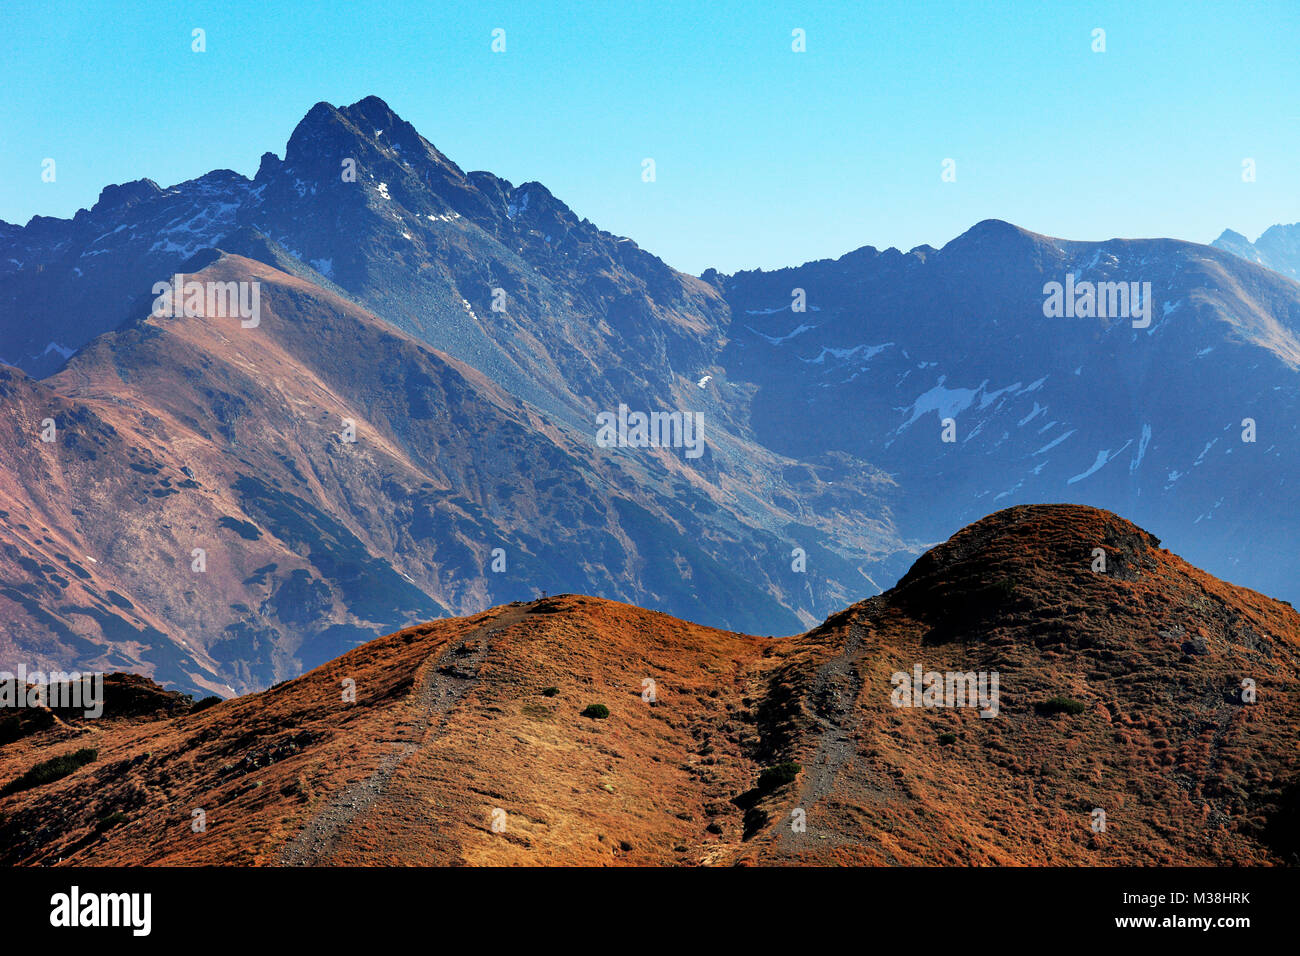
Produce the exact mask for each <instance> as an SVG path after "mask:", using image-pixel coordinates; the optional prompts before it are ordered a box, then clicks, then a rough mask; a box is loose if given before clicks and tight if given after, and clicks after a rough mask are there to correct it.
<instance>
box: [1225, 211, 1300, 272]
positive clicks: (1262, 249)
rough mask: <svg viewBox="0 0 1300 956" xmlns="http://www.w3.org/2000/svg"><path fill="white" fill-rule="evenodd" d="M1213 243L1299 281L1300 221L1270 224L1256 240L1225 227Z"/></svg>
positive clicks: (1248, 260) (1226, 250) (1235, 254)
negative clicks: (1252, 240)
mask: <svg viewBox="0 0 1300 956" xmlns="http://www.w3.org/2000/svg"><path fill="white" fill-rule="evenodd" d="M1211 245H1213V246H1214V247H1215V248H1216V249H1222V250H1224V251H1225V252H1231V253H1232V254H1233V255H1234V256H1240V257H1241V258H1243V259H1245V260H1246V261H1247V262H1254V263H1256V264H1257V265H1261V266H1264V268H1266V269H1272V270H1273V271H1274V272H1278V273H1281V274H1282V275H1284V276H1286V277H1287V278H1289V279H1295V280H1297V281H1300V222H1293V223H1291V225H1289V226H1284V225H1281V224H1279V225H1276V226H1269V227H1268V228H1267V229H1265V230H1264V232H1263V233H1262V234H1261V235H1260V237H1259V238H1258V239H1256V240H1255V241H1254V242H1251V241H1250V240H1249V239H1247V238H1246V237H1245V236H1243V235H1242V234H1241V233H1239V232H1233V231H1232V230H1231V229H1225V230H1223V234H1222V235H1221V236H1219V238H1218V239H1215V240H1214V242H1212V243H1211Z"/></svg>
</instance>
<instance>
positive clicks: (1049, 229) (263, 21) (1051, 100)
mask: <svg viewBox="0 0 1300 956" xmlns="http://www.w3.org/2000/svg"><path fill="white" fill-rule="evenodd" d="M331 7H337V9H333V10H331V9H330V8H331ZM195 27H201V28H203V29H204V30H206V33H207V52H206V53H202V54H199V53H193V52H191V50H190V43H191V40H190V36H191V30H192V29H193V28H195ZM496 27H501V28H504V29H505V30H506V42H507V49H506V52H505V53H504V54H493V53H492V52H491V51H490V42H491V36H490V34H491V31H492V30H493V28H496ZM796 27H799V28H802V29H804V30H805V31H806V33H807V46H808V50H807V52H806V53H802V54H797V53H793V52H791V49H790V44H791V30H792V29H794V28H796ZM1096 27H1101V28H1104V29H1105V30H1106V46H1107V50H1106V52H1105V53H1094V52H1092V50H1091V43H1092V39H1091V33H1092V30H1093V29H1094V28H1096ZM0 80H3V94H0V95H2V98H3V99H2V102H3V107H2V108H0V144H3V147H2V149H0V219H5V220H7V221H10V222H20V223H25V222H26V221H27V220H28V219H29V218H30V217H31V216H32V215H34V214H38V213H39V214H42V215H56V216H69V215H71V214H72V213H73V212H75V211H76V210H77V209H78V208H79V207H82V206H89V205H91V204H93V203H94V201H95V199H96V198H97V196H98V195H99V191H100V189H101V188H102V187H103V186H104V185H105V184H106V183H118V182H123V181H126V180H130V179H138V178H140V177H144V176H147V177H150V178H152V179H155V180H157V181H158V182H159V183H161V184H162V185H164V186H168V185H172V184H174V183H176V182H179V181H181V180H184V179H189V178H192V177H194V176H198V175H201V174H202V173H204V172H207V171H208V170H210V169H214V168H229V169H234V170H237V171H239V172H241V173H243V174H245V175H248V176H252V175H253V174H254V173H255V172H256V169H257V164H258V159H259V157H260V155H261V154H262V153H263V152H265V151H274V152H275V153H277V154H279V155H283V153H284V145H285V142H286V141H287V139H288V137H289V134H290V132H291V131H292V129H293V127H294V125H295V124H296V123H297V122H298V120H299V119H301V118H302V116H303V115H304V114H305V113H306V112H307V110H308V109H309V108H310V107H311V106H312V104H313V103H315V102H317V101H319V100H326V101H328V102H331V103H334V104H347V103H352V102H355V101H356V100H358V99H360V98H362V97H363V96H366V95H368V94H372V93H373V94H375V95H378V96H380V97H382V98H383V99H385V100H386V101H387V102H388V103H389V105H390V106H392V108H393V109H394V110H395V111H396V112H397V113H398V114H399V115H401V116H403V117H405V118H406V119H408V120H410V121H411V122H412V123H413V124H414V125H415V126H416V128H417V129H419V130H420V132H422V133H423V134H424V135H425V136H426V137H427V138H428V139H429V140H430V141H432V142H433V143H434V144H435V145H436V146H438V147H439V148H440V149H441V150H442V151H443V152H444V153H446V154H447V155H448V156H450V157H451V158H452V159H453V160H455V161H456V162H457V163H458V164H459V165H460V166H461V167H462V168H464V169H467V170H469V169H489V170H491V171H493V172H495V173H497V174H498V175H501V176H504V177H505V178H507V179H509V180H511V181H512V182H515V183H519V182H523V181H527V180H538V181H541V182H543V183H545V184H546V185H547V186H548V187H550V188H551V190H552V191H553V192H554V193H555V194H556V195H557V196H559V197H560V198H561V199H563V200H564V201H566V202H567V203H568V204H569V205H570V206H572V207H573V209H574V210H575V211H576V212H577V213H578V214H579V215H580V216H586V217H587V218H589V219H591V220H592V221H593V222H595V223H597V224H598V225H600V226H601V227H603V228H605V229H608V230H610V231H612V232H615V233H618V234H620V235H627V236H631V237H633V238H634V239H635V240H636V241H637V242H639V243H640V244H641V245H642V246H643V247H645V248H647V249H649V250H650V251H652V252H654V253H656V254H658V255H660V256H662V257H663V258H664V259H666V260H667V261H668V262H669V263H670V264H671V265H674V266H676V267H678V268H680V269H684V270H686V271H689V272H696V273H698V272H700V271H702V270H703V269H705V268H706V267H708V266H715V267H717V268H720V269H722V270H723V271H727V272H730V271H734V270H737V269H741V268H754V267H763V268H773V267H778V266H781V265H787V264H797V263H799V262H803V261H806V260H809V259H817V258H823V257H834V256H838V255H841V254H843V253H844V252H847V251H849V250H850V249H854V248H856V247H858V246H861V245H868V244H869V245H875V246H880V247H886V246H891V245H892V246H898V247H900V248H903V249H907V248H910V247H912V246H915V245H919V244H921V243H930V244H932V245H936V246H938V245H942V244H943V243H944V242H946V241H948V240H949V239H951V238H952V237H953V236H955V235H958V234H959V233H961V232H962V231H964V230H965V229H966V228H968V227H969V226H970V225H971V224H973V223H975V222H977V221H979V220H981V219H986V218H991V217H992V218H999V219H1007V220H1010V221H1012V222H1015V223H1017V224H1018V225H1022V226H1024V227H1026V228H1028V229H1032V230H1034V231H1036V232H1043V233H1047V234H1051V235H1057V236H1064V237H1066V238H1075V239H1105V238H1110V237H1112V236H1176V237H1179V238H1185V239H1192V240H1196V241H1200V242H1209V241H1210V240H1212V239H1213V238H1214V237H1215V236H1217V235H1218V233H1219V232H1220V231H1221V230H1222V229H1223V228H1224V227H1231V228H1234V229H1237V230H1238V231H1240V232H1243V233H1245V234H1246V235H1247V237H1248V238H1250V239H1252V240H1253V239H1255V238H1256V237H1257V235H1258V234H1259V232H1261V231H1262V230H1263V229H1264V228H1266V227H1267V226H1269V225H1271V224H1273V223H1275V222H1294V221H1296V220H1300V3H1297V2H1296V0H1279V2H1271V3H1265V2H1260V3H1247V2H1222V3H1199V2H1188V0H1177V2H1169V3H1164V2H1150V3H1139V2H1135V0H1134V2H1122V3H1064V2H1061V3H1057V2H998V3H994V2H969V3H927V2H922V0H912V2H900V3H889V2H875V0H873V2H870V3H867V2H857V3H844V4H834V3H761V2H754V3H749V4H743V3H716V2H709V3H704V2H699V0H697V2H690V3H675V2H664V0H656V2H653V3H630V2H627V3H616V2H613V0H611V2H605V3H598V2H588V3H578V2H568V3H560V2H554V3H548V2H545V0H535V2H530V3H518V4H505V3H482V4H480V3H464V2H455V3H442V2H438V0H419V2H411V3H406V2H401V0H387V2H383V3H375V4H369V3H353V4H337V5H333V4H316V3H309V2H299V3H289V2H282V3H277V2H273V0H258V2H247V0H224V2H219V3H208V2H201V0H187V2H185V3H174V2H142V3H136V4H131V3H126V2H120V3H110V2H101V3H94V2H90V3H85V2H83V3H80V4H76V3H63V2H57V0H43V2H41V3H35V4H18V3H5V4H4V7H3V9H2V10H0ZM45 157H52V158H54V159H55V160H56V162H57V181H56V182H55V183H52V184H49V183H42V182H41V178H40V173H41V162H42V160H43V159H44V158H45ZM645 157H652V158H654V159H655V161H656V164H657V173H658V180H657V182H655V183H653V184H646V183H643V182H642V181H641V161H642V159H643V158H645ZM949 157H951V158H953V159H955V160H956V163H957V166H956V170H957V181H956V182H955V183H943V182H941V181H940V172H941V163H942V161H943V160H944V159H945V158H949ZM1246 157H1251V158H1253V159H1254V160H1255V161H1256V163H1257V169H1258V179H1257V181H1256V182H1254V183H1243V182H1242V180H1241V162H1242V159H1243V158H1246Z"/></svg>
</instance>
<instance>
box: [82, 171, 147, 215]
mask: <svg viewBox="0 0 1300 956" xmlns="http://www.w3.org/2000/svg"><path fill="white" fill-rule="evenodd" d="M161 192H162V187H161V186H159V185H158V184H157V183H156V182H154V181H153V180H152V179H136V180H132V181H131V182H128V183H122V184H120V185H108V186H105V187H104V188H103V190H101V191H100V194H99V200H98V201H97V202H96V203H95V205H94V208H92V209H91V212H102V211H104V210H106V209H119V208H124V207H126V206H131V205H134V204H135V203H138V202H143V201H144V200H146V199H151V198H152V197H154V196H157V195H158V194H159V193H161Z"/></svg>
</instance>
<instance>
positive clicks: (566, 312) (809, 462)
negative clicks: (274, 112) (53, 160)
mask: <svg viewBox="0 0 1300 956" xmlns="http://www.w3.org/2000/svg"><path fill="white" fill-rule="evenodd" d="M1270 232H1272V231H1270ZM1266 235H1268V234H1266ZM1260 242H1261V244H1262V247H1263V248H1265V249H1267V250H1274V252H1270V253H1269V254H1270V255H1280V253H1278V252H1276V250H1280V249H1283V248H1285V247H1286V242H1285V241H1281V240H1278V241H1274V240H1270V241H1269V242H1268V243H1264V240H1263V238H1261V241H1260ZM1218 245H1220V246H1221V245H1222V241H1220V243H1219V244H1218ZM1259 245H1260V244H1257V246H1259ZM1261 255H1262V253H1261ZM1280 261H1281V260H1280V259H1276V258H1274V259H1270V260H1269V262H1280ZM1261 263H1264V260H1263V259H1257V260H1256V261H1254V262H1250V261H1245V259H1243V258H1242V256H1241V255H1240V254H1239V250H1238V249H1231V250H1228V251H1225V250H1224V249H1223V248H1213V247H1209V246H1203V245H1197V244H1194V243H1188V242H1181V241H1177V240H1172V239H1144V240H1121V239H1116V240H1110V241H1108V242H1101V243H1096V242H1087V243H1085V242H1072V241H1067V240H1061V239H1054V238H1051V237H1047V236H1041V235H1037V234H1034V233H1030V232H1027V231H1025V230H1023V229H1020V228H1018V227H1015V226H1013V225H1010V224H1007V223H1003V222H999V221H993V220H990V221H986V222H982V223H979V224H977V225H976V226H974V227H973V228H971V229H970V230H969V231H967V232H966V233H964V234H963V235H961V236H959V237H958V238H956V239H954V240H952V241H951V242H949V243H948V244H947V245H945V246H944V247H943V248H942V249H933V248H931V247H928V246H922V247H918V248H916V249H913V250H911V251H909V252H906V253H904V252H900V251H898V250H894V249H890V250H886V251H883V252H882V251H878V250H876V249H873V248H870V247H864V248H862V249H859V250H856V251H854V252H851V253H849V254H847V255H845V256H844V257H842V258H840V259H838V260H834V261H818V262H811V263H806V264H804V265H801V266H798V267H796V268H791V269H784V270H778V271H774V272H762V271H757V272H741V273H737V274H735V275H722V274H719V273H717V272H716V271H712V270H710V271H707V272H705V273H704V274H703V275H701V276H699V277H694V276H688V275H685V274H682V273H680V272H677V271H676V270H674V269H672V268H671V267H669V266H668V265H666V264H665V263H664V262H662V261H661V260H660V259H658V258H656V257H655V256H654V255H652V254H651V253H649V252H646V251H645V250H642V249H641V248H640V247H638V246H637V244H636V243H635V242H633V241H632V240H631V239H628V238H625V237H620V236H615V235H612V234H610V233H608V232H605V231H603V230H601V229H599V228H597V227H596V226H595V225H593V224H592V223H590V222H588V221H587V220H585V219H581V218H579V217H578V216H577V215H576V214H575V213H574V212H573V211H571V210H570V209H569V208H568V207H567V206H566V205H564V204H563V203H562V202H561V201H560V200H558V199H557V198H556V197H554V196H553V195H552V194H551V193H550V192H549V191H548V190H547V189H546V188H545V187H544V186H542V185H541V184H539V183H535V182H530V183H524V184H522V185H519V186H515V185H513V184H511V183H509V182H507V181H505V180H503V179H500V178H499V177H497V176H494V175H492V174H490V173H486V172H469V173H466V172H464V171H462V170H461V169H460V168H459V167H458V166H456V164H455V163H454V162H452V161H451V160H450V159H449V158H447V157H446V156H444V155H443V154H442V153H440V152H439V151H438V150H437V149H436V148H435V147H434V146H433V145H432V144H431V143H430V142H429V141H428V140H426V139H424V138H423V137H422V136H421V135H420V134H419V133H418V132H417V131H416V130H415V129H414V128H413V127H412V126H411V125H410V124H409V123H407V122H405V121H404V120H402V119H401V118H400V117H398V116H397V115H396V114H394V113H393V112H392V110H391V109H389V107H388V106H387V105H386V104H385V103H383V101H381V100H379V99H378V98H376V97H368V98H366V99H364V100H361V101H360V102H358V103H356V104H353V105H351V106H348V107H344V108H335V107H333V106H330V105H328V104H324V103H320V104H317V105H316V106H315V107H313V108H312V109H311V110H310V111H309V112H308V114H307V115H306V116H305V117H304V119H303V120H302V121H301V122H300V123H299V124H298V126H297V128H296V129H295V130H294V131H293V133H292V135H291V136H290V138H289V141H288V145H287V147H286V149H285V153H284V158H283V159H280V158H279V157H278V156H276V155H274V154H271V153H267V154H266V155H264V156H263V158H262V161H261V164H260V167H259V169H258V170H257V173H256V175H255V176H254V177H253V178H252V179H251V180H250V179H248V178H246V177H244V176H241V175H239V174H237V173H234V172H231V171H229V170H217V171H214V172H212V173H209V174H207V175H205V176H202V177H200V178H198V179H195V180H191V181H188V182H185V183H181V184H178V185H176V186H173V187H170V188H166V189H164V188H162V187H160V186H158V185H157V184H156V183H153V182H151V181H149V180H140V181H137V182H133V183H127V184H123V185H118V186H109V187H107V188H105V189H104V191H103V193H102V194H101V196H100V198H99V201H98V202H97V203H96V204H95V205H94V206H93V207H92V208H91V209H89V210H82V211H81V212H79V213H77V215H76V216H74V217H73V218H72V219H70V220H57V219H49V218H44V217H36V218H34V219H32V221H31V222H29V223H28V224H27V225H26V226H22V227H19V226H15V225H10V224H7V223H0V357H3V361H4V362H6V363H7V364H8V365H9V366H10V367H6V368H0V396H3V399H4V401H5V403H6V406H7V407H8V408H9V409H11V411H12V414H11V415H9V416H6V421H5V424H4V426H3V428H0V520H3V525H2V526H0V623H3V625H4V630H3V637H0V669H3V668H7V669H9V670H15V669H16V665H17V664H18V663H24V664H25V665H26V666H27V667H28V668H29V669H44V670H55V669H64V670H67V669H73V668H81V669H98V670H123V671H126V670H130V671H135V672H139V673H144V674H148V675H151V676H152V677H153V678H154V679H155V680H157V681H158V682H160V683H161V684H164V685H166V686H167V687H170V688H175V689H178V690H182V691H185V692H189V693H194V694H207V693H213V694H217V695H219V696H230V695H234V694H240V693H246V692H249V691H254V690H258V689H262V688H265V687H267V686H269V685H271V684H273V683H275V682H277V681H281V680H284V679H287V678H292V677H295V676H296V675H298V674H300V673H302V672H303V671H304V670H306V669H310V668H312V667H315V666H317V665H320V664H322V663H324V662H326V661H329V660H332V659H334V658H336V657H338V656H339V655H340V654H343V653H345V652H347V651H349V649H350V648H353V647H356V646H357V645H359V644H361V643H362V642H364V641H367V640H369V639H371V638H374V637H377V636H379V635H383V634H386V633H390V632H393V631H396V630H399V629H401V628H403V627H408V626H412V625H416V624H419V623H421V622H425V621H427V620H429V619H432V618H437V617H441V616H446V615H466V614H476V613H480V612H482V611H483V609H484V608H486V607H491V606H493V605H501V604H505V603H508V602H510V601H514V600H521V599H528V600H531V599H533V598H535V597H536V596H537V594H538V593H539V592H585V593H592V594H598V595H600V596H601V597H603V598H606V599H611V600H616V601H622V602H627V603H629V604H636V605H641V606H644V607H647V608H653V609H656V610H660V611H665V612H668V613H670V614H672V615H674V616H676V617H679V618H685V619H689V620H693V621H698V622H700V623H701V624H703V625H710V626H715V627H719V628H724V629H727V630H731V631H744V632H747V633H754V634H792V633H799V632H802V631H804V630H806V629H807V628H808V627H810V626H812V625H814V624H815V623H816V622H817V621H819V620H824V619H825V618H826V617H827V615H829V614H832V613H834V612H836V611H837V610H838V609H840V608H842V607H843V606H845V605H848V604H851V603H852V602H854V601H856V600H858V599H860V598H861V597H862V596H864V595H872V594H878V593H881V592H882V591H884V590H885V589H886V588H887V587H889V585H890V584H892V582H894V581H895V580H897V579H898V578H899V577H900V575H902V574H903V573H904V572H905V571H906V570H907V568H908V567H909V566H911V565H912V563H913V561H914V560H915V559H916V557H917V556H918V555H919V554H921V553H922V552H924V551H925V550H926V548H927V547H928V546H929V545H930V544H932V543H933V542H935V541H939V540H943V539H944V538H946V537H947V536H948V535H950V534H951V533H952V532H953V530H954V529H957V528H960V527H962V526H964V525H967V524H969V523H970V522H972V521H974V520H976V519H978V518H980V517H982V516H983V515H986V514H988V513H989V512H991V511H995V510H997V509H1000V508H1003V507H1005V506H1009V505H1015V504H1020V503H1026V502H1040V501H1054V500H1061V499H1069V500H1073V501H1077V502H1082V503H1086V504H1090V505H1095V506H1098V507H1102V508H1106V509H1109V510H1112V511H1118V512H1121V513H1123V514H1125V515H1127V516H1129V517H1130V518H1132V519H1134V520H1135V521H1137V522H1138V523H1139V524H1141V525H1142V526H1144V527H1148V528H1151V529H1152V530H1153V531H1156V532H1158V533H1159V534H1161V535H1162V536H1164V537H1166V538H1167V539H1169V540H1177V541H1179V542H1180V549H1181V550H1182V551H1183V552H1184V553H1185V554H1186V555H1187V557H1188V558H1189V559H1190V560H1192V561H1193V562H1195V563H1196V564H1199V565H1201V566H1203V567H1205V568H1206V569H1207V570H1209V571H1210V572H1212V573H1214V574H1217V575H1220V576H1222V577H1227V578H1230V579H1231V580H1233V581H1235V582H1238V583H1241V584H1245V585H1248V586H1250V587H1254V588H1257V589H1259V590H1262V591H1266V592H1268V593H1273V594H1276V595H1278V596H1279V597H1282V598H1290V599H1294V598H1295V597H1296V595H1297V592H1296V590H1295V581H1296V571H1297V558H1296V552H1295V549H1294V548H1293V547H1292V542H1293V540H1294V538H1295V536H1296V533H1297V531H1300V528H1298V527H1297V522H1298V520H1300V519H1297V518H1296V516H1295V515H1294V513H1293V509H1291V508H1289V507H1288V500H1287V492H1288V490H1289V489H1288V482H1289V481H1294V476H1295V475H1296V474H1297V466H1298V465H1300V461H1298V460H1297V452H1296V449H1297V447H1300V446H1298V445H1297V442H1296V424H1295V423H1296V412H1297V411H1298V409H1297V407H1296V405H1297V385H1298V383H1300V380H1298V379H1297V363H1300V341H1297V330H1298V329H1300V285H1298V284H1297V283H1296V282H1295V281H1294V280H1293V279H1292V278H1287V277H1285V275H1283V274H1279V273H1280V272H1284V271H1285V270H1281V269H1279V270H1278V271H1273V269H1271V268H1265V267H1264V265H1262V264H1261ZM1264 264H1268V263H1264ZM1273 268H1276V266H1274V267H1273ZM178 274H179V275H181V276H183V277H184V280H188V281H193V282H199V283H201V284H203V285H204V286H206V287H209V288H211V287H213V286H217V287H226V285H227V284H230V283H233V284H234V286H232V287H240V288H243V287H246V286H251V285H253V284H256V287H257V289H258V300H257V301H258V303H259V308H260V314H259V316H258V317H257V321H256V322H255V323H252V324H250V323H246V322H243V321H241V320H240V318H239V317H232V316H231V315H229V314H222V313H220V310H216V311H214V310H213V309H211V308H209V307H208V305H209V304H210V303H202V304H200V305H199V306H198V307H196V308H191V309H180V310H172V311H171V312H167V311H166V310H162V311H161V312H160V310H159V309H158V308H157V307H156V306H157V298H158V294H159V293H158V291H157V288H158V283H160V282H163V283H165V282H167V281H168V280H170V279H171V278H172V277H173V276H176V275H178ZM1052 283H1058V284H1061V285H1063V286H1065V285H1068V286H1069V287H1070V288H1072V289H1076V288H1077V289H1082V288H1085V287H1089V284H1092V285H1093V286H1098V284H1101V283H1116V284H1117V285H1115V286H1112V287H1110V288H1111V293H1112V295H1115V294H1117V291H1118V290H1119V288H1120V286H1119V285H1118V284H1120V283H1122V284H1123V285H1122V288H1123V290H1124V291H1125V292H1126V297H1125V298H1126V301H1125V306H1126V309H1125V314H1121V315H1113V314H1112V315H1108V316H1106V317H1104V318H1103V317H1100V316H1097V315H1096V314H1095V310H1094V314H1091V315H1089V314H1086V310H1074V309H1071V310H1070V311H1069V312H1068V313H1067V314H1052V310H1051V307H1050V304H1049V303H1048V298H1049V296H1048V294H1047V292H1046V290H1047V289H1048V288H1049V287H1050V286H1051V284H1052ZM241 284H243V285H242V286H241ZM1130 288H1132V289H1133V290H1136V291H1135V292H1134V294H1133V295H1132V297H1131V300H1130V299H1129V296H1128V295H1127V292H1128V290H1129V289H1130ZM1073 304H1074V303H1073V302H1072V303H1071V305H1073ZM1080 312H1083V313H1084V314H1079V313H1080ZM1127 312H1133V313H1135V315H1129V314H1127ZM1143 313H1145V315H1146V317H1147V319H1148V320H1149V321H1148V322H1147V324H1142V323H1143V319H1142V314H1143ZM620 409H630V410H632V411H634V412H641V413H645V414H647V415H648V414H652V413H658V414H661V415H678V416H683V415H685V416H699V421H701V422H702V423H703V425H702V434H703V437H704V448H703V454H701V455H700V456H699V457H692V456H691V455H690V454H689V453H688V450H686V449H683V448H681V447H604V446H603V445H602V444H601V443H600V441H599V439H598V429H597V425H596V422H597V420H598V419H597V416H599V415H601V414H615V413H618V412H619V411H620ZM51 424H52V425H53V429H52V430H51V429H50V427H49V426H50V425H51ZM43 438H49V439H50V440H48V441H47V440H43Z"/></svg>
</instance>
